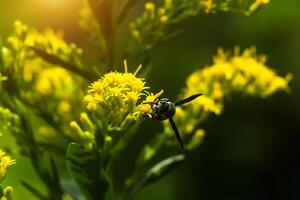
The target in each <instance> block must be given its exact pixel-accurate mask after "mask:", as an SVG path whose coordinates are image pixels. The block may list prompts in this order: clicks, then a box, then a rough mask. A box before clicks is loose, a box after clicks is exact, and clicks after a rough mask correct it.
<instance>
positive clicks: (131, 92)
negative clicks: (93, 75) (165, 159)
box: [84, 62, 157, 130]
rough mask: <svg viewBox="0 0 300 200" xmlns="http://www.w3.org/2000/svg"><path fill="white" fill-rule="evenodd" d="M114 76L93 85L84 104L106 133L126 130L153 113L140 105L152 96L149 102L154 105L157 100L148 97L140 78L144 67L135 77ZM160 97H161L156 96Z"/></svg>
mask: <svg viewBox="0 0 300 200" xmlns="http://www.w3.org/2000/svg"><path fill="white" fill-rule="evenodd" d="M124 65H125V73H120V72H110V73H107V74H105V75H104V76H103V77H102V78H100V79H99V80H98V81H95V82H94V83H92V84H91V85H90V87H89V90H88V94H87V95H86V96H85V97H84V103H85V104H86V107H87V109H88V110H90V111H91V112H92V113H93V114H94V115H95V116H96V117H97V119H99V122H100V124H101V126H102V128H103V129H105V127H106V128H107V127H108V128H107V129H108V130H123V129H126V128H128V127H129V126H130V125H131V124H132V123H133V122H135V121H137V120H139V119H141V118H142V117H143V116H145V115H148V114H149V112H151V110H150V107H149V105H146V104H140V105H138V104H139V100H140V98H141V97H142V96H148V97H147V99H146V101H153V100H154V98H155V96H154V95H153V94H151V93H148V92H147V91H146V89H148V88H149V87H146V82H145V80H144V79H143V78H138V77H136V75H137V73H138V71H139V70H140V68H141V66H139V67H138V69H137V70H136V71H135V72H134V73H130V72H128V71H127V64H126V62H125V63H124ZM156 96H157V95H156Z"/></svg>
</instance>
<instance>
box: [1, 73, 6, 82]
mask: <svg viewBox="0 0 300 200" xmlns="http://www.w3.org/2000/svg"><path fill="white" fill-rule="evenodd" d="M6 80H7V76H3V75H2V73H1V72H0V83H1V82H2V81H6Z"/></svg>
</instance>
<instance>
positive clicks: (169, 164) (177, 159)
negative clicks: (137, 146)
mask: <svg viewBox="0 0 300 200" xmlns="http://www.w3.org/2000/svg"><path fill="white" fill-rule="evenodd" d="M184 159H185V156H184V155H183V154H180V155H176V156H171V157H169V158H167V159H165V160H163V161H161V162H159V163H157V164H156V165H154V166H153V167H152V168H150V169H149V170H148V171H147V173H146V174H145V176H144V177H143V178H142V179H141V180H140V181H139V182H138V183H137V184H136V185H135V186H134V187H133V188H132V190H131V191H130V193H129V197H128V199H132V198H133V197H134V196H135V194H136V193H137V192H139V191H140V190H141V189H143V188H144V187H146V186H147V185H149V184H151V183H154V182H155V181H157V180H159V179H161V178H162V177H163V176H165V175H166V174H168V173H169V172H170V171H172V170H173V169H174V168H175V167H177V166H178V165H179V164H180V163H182V162H183V161H184Z"/></svg>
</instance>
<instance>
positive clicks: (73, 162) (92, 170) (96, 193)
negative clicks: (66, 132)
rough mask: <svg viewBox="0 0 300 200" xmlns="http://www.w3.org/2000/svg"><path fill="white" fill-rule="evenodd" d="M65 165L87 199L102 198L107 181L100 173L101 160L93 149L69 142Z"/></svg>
mask: <svg viewBox="0 0 300 200" xmlns="http://www.w3.org/2000/svg"><path fill="white" fill-rule="evenodd" d="M67 167H68V170H69V173H70V174H71V176H72V177H73V179H74V180H75V181H76V182H77V184H78V185H79V187H80V189H81V191H82V193H83V194H84V195H85V196H86V198H87V199H99V200H100V199H104V196H105V192H106V189H107V187H108V183H107V181H106V180H105V178H104V177H102V175H101V162H100V158H99V155H98V152H97V151H96V150H95V149H92V150H88V149H86V148H85V147H84V146H83V145H80V144H76V143H71V144H70V145H69V147H68V150H67Z"/></svg>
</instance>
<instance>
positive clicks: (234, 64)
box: [166, 47, 292, 135]
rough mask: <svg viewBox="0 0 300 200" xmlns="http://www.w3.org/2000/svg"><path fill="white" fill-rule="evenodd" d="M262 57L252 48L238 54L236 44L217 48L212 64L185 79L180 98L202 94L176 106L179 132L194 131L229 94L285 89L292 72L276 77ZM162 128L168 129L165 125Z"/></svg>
mask: <svg viewBox="0 0 300 200" xmlns="http://www.w3.org/2000/svg"><path fill="white" fill-rule="evenodd" d="M266 60H267V58H266V56H265V55H256V49H255V48H254V47H252V48H249V49H246V50H244V51H243V52H242V53H240V49H239V48H238V47H236V48H235V49H234V51H233V54H230V52H226V51H224V50H223V49H219V50H218V54H217V55H216V56H215V57H214V64H213V65H211V66H208V67H205V68H204V69H201V70H196V71H195V72H194V73H192V74H191V75H190V76H189V77H188V78H187V81H186V88H184V91H183V93H182V94H181V98H183V97H188V96H190V95H192V94H197V93H203V96H201V97H199V98H197V99H195V100H194V101H192V102H190V103H189V104H187V105H185V106H183V107H179V108H177V110H176V115H175V121H176V124H177V125H178V127H179V129H180V132H181V133H186V134H191V133H194V132H195V128H196V127H197V125H198V124H199V123H201V122H202V121H203V119H205V118H206V117H207V115H208V114H210V113H214V114H216V115H219V114H221V112H222V108H223V104H224V100H225V97H228V96H230V94H232V93H242V94H245V95H251V96H259V97H262V98H264V97H267V96H270V95H272V94H273V93H275V92H277V91H280V90H284V91H288V90H289V87H288V83H289V81H290V80H291V78H292V75H291V74H288V75H287V76H286V77H284V78H283V77H280V76H278V75H277V74H276V73H275V72H274V71H272V70H271V69H269V68H268V67H267V66H266V64H265V63H266ZM166 129H168V131H170V130H169V128H168V126H166ZM196 132H197V131H196ZM200 135H201V134H200Z"/></svg>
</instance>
